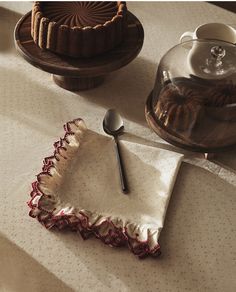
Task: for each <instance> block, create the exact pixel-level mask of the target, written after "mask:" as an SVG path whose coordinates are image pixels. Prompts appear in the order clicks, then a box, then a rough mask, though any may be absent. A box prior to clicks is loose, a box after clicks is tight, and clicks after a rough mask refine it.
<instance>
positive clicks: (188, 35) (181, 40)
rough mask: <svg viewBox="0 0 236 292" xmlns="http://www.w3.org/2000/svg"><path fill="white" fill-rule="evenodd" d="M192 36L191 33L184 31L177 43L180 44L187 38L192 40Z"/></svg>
mask: <svg viewBox="0 0 236 292" xmlns="http://www.w3.org/2000/svg"><path fill="white" fill-rule="evenodd" d="M193 35H194V33H193V32H192V31H186V32H184V33H183V34H182V35H181V37H180V38H179V42H180V43H182V42H184V39H185V38H188V39H193Z"/></svg>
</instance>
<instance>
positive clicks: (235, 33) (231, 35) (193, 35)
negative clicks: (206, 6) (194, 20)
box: [180, 23, 236, 44]
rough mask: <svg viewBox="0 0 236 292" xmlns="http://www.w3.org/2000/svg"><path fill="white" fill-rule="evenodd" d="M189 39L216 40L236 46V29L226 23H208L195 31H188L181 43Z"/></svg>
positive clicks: (182, 36) (182, 37) (181, 38)
mask: <svg viewBox="0 0 236 292" xmlns="http://www.w3.org/2000/svg"><path fill="white" fill-rule="evenodd" d="M189 39H215V40H221V41H225V42H229V43H232V44H236V29H234V28H233V27H231V26H229V25H226V24H224V23H206V24H202V25H200V26H198V27H197V28H196V29H195V31H193V32H191V31H186V32H185V33H183V34H182V35H181V37H180V42H181V43H182V42H183V41H185V40H189Z"/></svg>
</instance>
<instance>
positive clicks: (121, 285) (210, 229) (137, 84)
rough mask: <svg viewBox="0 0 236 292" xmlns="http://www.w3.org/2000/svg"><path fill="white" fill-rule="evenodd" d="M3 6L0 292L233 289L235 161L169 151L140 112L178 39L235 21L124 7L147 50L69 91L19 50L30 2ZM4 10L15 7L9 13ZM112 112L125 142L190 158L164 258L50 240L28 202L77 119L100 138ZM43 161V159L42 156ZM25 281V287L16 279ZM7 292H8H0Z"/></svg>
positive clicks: (188, 10)
mask: <svg viewBox="0 0 236 292" xmlns="http://www.w3.org/2000/svg"><path fill="white" fill-rule="evenodd" d="M0 6H4V8H3V7H0V39H1V40H4V41H1V42H0V130H1V139H2V141H1V143H0V161H1V169H0V176H1V180H0V181H1V188H0V200H1V201H0V202H1V203H0V213H1V220H0V257H1V266H0V290H1V291H89V290H91V291H181V292H182V291H227V292H228V291H232V292H233V291H235V287H236V278H235V273H236V262H235V261H236V252H235V250H236V248H235V247H236V246H235V245H236V232H235V231H236V230H235V229H236V228H235V226H236V224H235V222H236V212H235V211H236V200H235V198H236V197H235V196H236V155H235V150H234V151H231V152H227V153H222V154H219V155H218V156H217V157H216V158H215V161H212V162H210V161H206V160H203V159H202V157H201V155H200V154H192V153H189V152H183V151H181V150H179V149H176V148H175V147H173V146H171V145H169V144H167V143H166V142H164V141H163V140H162V139H160V138H159V137H157V136H156V135H155V134H154V133H152V131H151V130H150V129H149V128H148V127H147V124H146V122H145V117H144V105H145V101H146V98H147V96H148V94H149V92H150V91H151V90H152V87H153V84H154V79H155V73H156V68H157V64H158V62H159V60H160V58H161V57H162V56H163V54H164V53H165V52H166V51H167V50H168V49H169V48H171V47H172V46H174V45H175V44H177V43H178V38H179V36H180V35H181V34H182V33H183V32H184V31H188V30H193V29H194V28H195V27H197V26H198V25H200V24H201V23H205V22H225V23H228V24H236V20H235V14H233V13H232V12H229V11H226V10H224V9H222V8H220V7H217V6H214V5H212V4H209V3H204V2H192V3H189V2H182V3H181V2H165V3H164V2H153V3H149V2H145V3H144V2H129V3H128V8H129V9H130V11H131V12H132V13H134V14H135V15H136V16H137V17H138V18H139V20H140V21H141V22H142V24H143V27H144V31H145V40H144V46H143V49H142V51H141V53H140V55H139V56H138V58H136V59H135V60H134V61H133V62H132V63H131V64H129V65H128V66H126V67H124V68H122V69H121V70H119V71H117V72H115V73H113V74H111V75H110V76H109V77H108V78H107V80H106V82H105V83H104V84H103V85H102V86H100V87H98V88H97V89H93V90H90V91H84V92H80V93H72V92H68V91H65V90H64V89H62V88H60V87H58V86H56V85H55V84H54V83H53V82H52V80H51V79H50V75H49V74H48V73H46V72H42V71H41V70H39V69H37V68H35V67H33V66H31V65H30V64H28V63H27V62H26V61H24V60H23V59H22V58H21V57H20V56H19V55H18V54H17V52H16V50H15V48H14V42H13V31H14V27H15V24H16V22H17V21H18V19H19V18H20V17H21V14H20V13H25V12H27V11H28V10H29V9H30V7H31V3H24V2H22V3H17V4H16V3H10V2H1V3H0ZM6 8H9V9H11V11H10V10H7V9H6ZM108 108H116V109H117V110H119V111H120V113H121V114H122V115H123V117H124V119H125V126H126V131H127V133H126V134H125V137H124V138H127V139H132V140H133V141H137V142H140V143H144V144H147V145H153V146H158V147H161V148H166V149H172V150H174V151H177V152H182V153H184V154H185V157H186V158H185V162H184V163H183V164H182V166H181V168H180V171H179V174H178V177H177V182H176V184H175V187H174V190H173V193H172V197H171V201H170V205H169V208H168V211H167V216H166V220H165V226H164V229H163V231H162V233H161V237H160V245H161V247H162V255H161V257H159V258H158V259H152V258H147V259H145V260H138V259H137V258H136V257H135V256H134V255H133V254H131V253H130V252H129V251H128V250H127V249H125V248H124V249H123V248H121V249H118V248H113V249H112V248H109V247H107V246H105V245H104V244H102V243H101V242H99V241H98V240H96V239H94V238H92V239H90V240H87V241H83V240H82V239H81V238H80V237H79V236H78V235H76V234H72V233H63V234H62V233H59V232H49V231H47V230H46V229H44V228H43V227H42V226H41V225H40V224H38V223H37V222H36V221H35V220H33V219H32V218H30V217H29V216H28V215H27V214H28V207H27V205H26V203H25V202H26V201H27V200H28V194H29V191H30V183H31V182H32V181H34V179H35V174H36V173H38V172H39V171H40V168H41V162H42V158H43V157H45V156H47V155H48V154H50V153H51V151H52V147H51V145H52V143H53V141H56V140H57V139H58V137H59V136H60V135H62V125H63V124H64V123H65V122H66V121H69V120H71V119H74V118H76V117H82V118H84V120H85V121H86V123H87V125H88V127H89V128H91V129H93V130H96V131H97V132H100V133H102V127H101V120H102V118H103V116H104V113H105V112H106V110H107V109H108ZM45 152H46V153H45ZM22 277H24V280H22ZM4 289H5V290H4Z"/></svg>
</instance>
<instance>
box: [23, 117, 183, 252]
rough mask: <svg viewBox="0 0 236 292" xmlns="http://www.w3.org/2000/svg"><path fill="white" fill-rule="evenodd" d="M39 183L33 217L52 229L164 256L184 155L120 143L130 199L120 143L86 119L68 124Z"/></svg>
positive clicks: (135, 250)
mask: <svg viewBox="0 0 236 292" xmlns="http://www.w3.org/2000/svg"><path fill="white" fill-rule="evenodd" d="M65 131H66V133H65V136H64V138H63V139H61V140H60V141H59V142H56V143H55V144H54V146H55V152H54V155H53V156H51V157H48V158H46V159H45V161H44V167H43V172H42V173H41V174H39V175H38V176H37V181H36V182H34V183H33V184H32V185H33V191H32V193H31V195H32V199H31V201H30V202H29V206H30V207H31V209H32V210H31V212H30V215H31V216H33V217H37V218H38V219H39V221H40V222H41V223H42V224H44V225H45V226H46V227H47V228H52V227H53V226H57V227H58V228H60V229H63V228H65V227H69V228H71V229H72V230H78V231H79V232H80V233H81V235H82V236H83V237H84V238H86V237H87V236H88V235H90V234H95V235H96V237H98V238H100V239H101V240H102V241H103V242H104V243H106V244H109V245H111V246H121V245H128V246H129V248H130V249H131V251H132V252H133V253H134V254H136V255H138V256H140V257H143V256H146V255H148V254H150V255H153V256H156V255H158V254H160V245H159V243H158V238H159V235H160V231H161V229H162V228H163V224H164V219H165V214H166V211H167V207H168V203H169V199H170V196H171V192H172V188H173V186H174V183H175V180H176V176H177V173H178V169H179V166H180V163H181V160H182V158H183V155H181V154H178V153H175V152H171V151H167V150H163V149H158V148H155V147H150V146H146V145H142V144H137V143H133V142H128V141H120V143H121V151H122V157H123V161H124V165H125V170H126V176H127V180H128V185H129V190H130V192H129V193H128V194H123V193H122V191H121V187H120V181H119V173H118V167H117V162H116V155H115V151H114V141H113V140H112V139H111V138H110V137H108V136H104V135H100V134H97V133H95V132H93V131H90V130H88V129H86V126H85V124H84V122H83V121H82V120H79V119H78V120H74V121H72V122H69V123H67V124H66V125H65Z"/></svg>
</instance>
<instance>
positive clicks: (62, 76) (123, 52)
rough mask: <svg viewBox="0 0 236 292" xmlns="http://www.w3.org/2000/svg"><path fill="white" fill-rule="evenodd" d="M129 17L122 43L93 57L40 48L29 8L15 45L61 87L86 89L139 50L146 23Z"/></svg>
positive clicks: (132, 16)
mask: <svg viewBox="0 0 236 292" xmlns="http://www.w3.org/2000/svg"><path fill="white" fill-rule="evenodd" d="M127 20H128V28H127V33H126V35H125V39H124V41H123V42H122V43H121V44H120V45H119V46H117V47H116V48H114V49H112V50H111V51H108V52H106V53H104V54H101V55H99V56H96V57H93V58H87V59H86V58H85V59H84V58H83V59H81V58H77V59H76V58H71V57H67V56H63V55H58V54H56V53H53V52H50V51H48V50H42V49H40V48H39V47H38V46H37V45H36V44H35V43H34V41H33V39H32V37H31V33H30V29H31V12H28V13H27V14H26V15H24V16H23V17H22V18H21V19H20V20H19V22H18V23H17V24H16V27H15V33H14V37H15V46H16V49H17V50H18V51H19V53H20V54H21V56H22V57H23V58H24V59H25V60H26V61H27V62H29V63H30V64H31V65H33V66H35V67H37V68H40V69H41V70H44V71H46V72H49V73H52V74H53V75H52V76H53V80H54V82H55V83H56V84H57V85H59V86H60V87H63V88H65V89H67V90H71V91H77V90H86V89H90V88H93V87H96V86H98V85H100V84H101V83H102V82H103V80H104V77H105V75H107V74H108V73H110V72H112V71H115V70H117V69H119V68H121V67H123V66H125V65H127V64H128V63H130V62H131V61H132V60H133V59H134V58H135V57H137V55H138V54H139V52H140V50H141V48H142V46H143V39H144V31H143V27H142V24H141V23H140V21H139V20H138V19H137V18H136V17H135V16H134V15H133V14H132V13H130V12H128V13H127Z"/></svg>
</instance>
